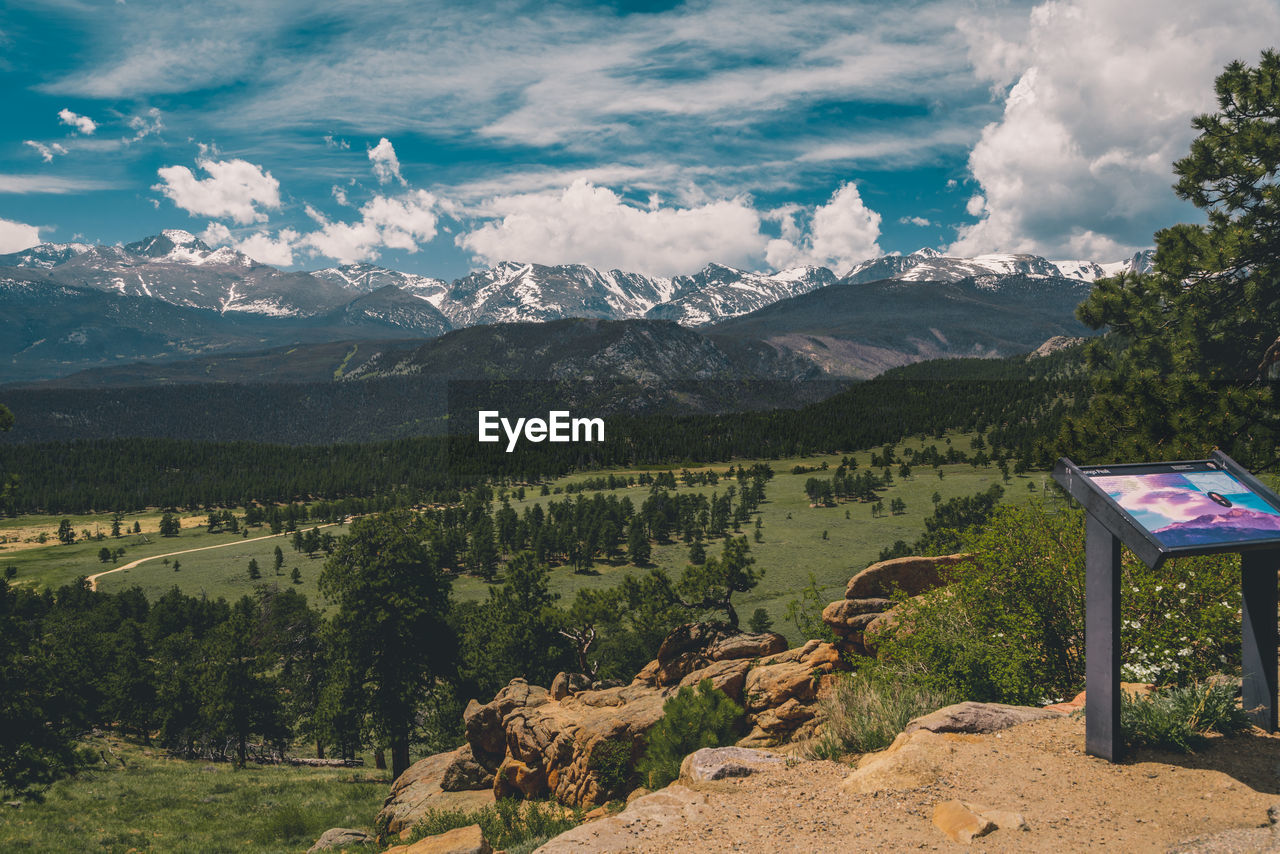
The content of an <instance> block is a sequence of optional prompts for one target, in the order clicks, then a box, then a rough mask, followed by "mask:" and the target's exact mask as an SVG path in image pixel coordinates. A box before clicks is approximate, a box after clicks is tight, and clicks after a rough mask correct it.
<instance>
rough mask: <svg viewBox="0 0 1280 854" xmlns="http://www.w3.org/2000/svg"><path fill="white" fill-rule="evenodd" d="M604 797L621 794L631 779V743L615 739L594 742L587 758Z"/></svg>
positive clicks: (588, 765)
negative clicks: (589, 756)
mask: <svg viewBox="0 0 1280 854" xmlns="http://www.w3.org/2000/svg"><path fill="white" fill-rule="evenodd" d="M587 770H588V771H590V772H591V773H593V774H594V775H595V778H596V781H597V782H598V783H599V784H600V790H601V792H602V793H603V794H604V796H605V797H610V796H613V795H620V794H623V793H624V791H625V789H626V786H627V783H628V782H629V781H630V779H631V744H630V743H629V742H626V741H620V740H616V739H606V740H602V741H599V742H597V743H596V745H595V747H594V748H593V749H592V751H591V758H590V759H588V760H587Z"/></svg>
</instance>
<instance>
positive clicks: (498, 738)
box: [462, 679, 551, 767]
mask: <svg viewBox="0 0 1280 854" xmlns="http://www.w3.org/2000/svg"><path fill="white" fill-rule="evenodd" d="M550 699H551V697H550V695H549V694H548V692H547V689H546V688H542V687H539V686H537V685H530V684H529V683H528V682H526V681H525V680H523V679H512V680H511V681H510V682H509V683H508V684H507V686H506V687H505V688H503V689H502V690H501V691H499V692H498V693H497V695H496V696H495V697H494V698H493V700H491V701H490V702H488V703H485V704H484V705H483V706H482V705H480V704H479V703H477V702H476V701H475V700H472V701H471V702H470V703H468V704H467V709H466V711H465V712H463V714H462V720H463V724H464V728H465V732H466V737H467V743H468V744H470V745H471V749H472V752H473V754H474V755H475V757H476V758H477V759H481V760H492V762H493V765H494V766H495V767H496V766H497V763H498V761H500V760H501V759H502V755H503V753H504V752H505V745H506V730H505V727H504V723H503V722H504V720H505V719H506V717H507V716H508V715H510V714H511V713H512V712H515V711H517V710H519V709H525V708H537V707H538V706H541V705H543V704H544V703H547V702H549V701H550Z"/></svg>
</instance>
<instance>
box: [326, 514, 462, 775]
mask: <svg viewBox="0 0 1280 854" xmlns="http://www.w3.org/2000/svg"><path fill="white" fill-rule="evenodd" d="M433 533H434V532H433V530H432V529H431V527H430V526H428V525H427V524H426V523H425V522H424V521H423V520H422V519H421V518H420V517H418V516H415V515H414V514H412V513H409V512H407V511H403V510H394V511H390V512H386V513H380V514H377V515H373V516H365V517H362V518H359V519H357V520H355V522H353V523H352V525H351V528H350V530H349V532H348V534H347V535H346V536H345V537H343V538H342V539H341V540H339V542H338V546H337V549H336V550H335V551H334V553H333V556H332V557H330V558H329V559H328V560H327V561H326V562H325V565H324V569H323V571H322V572H321V575H320V589H321V591H322V592H323V593H324V594H325V595H326V596H327V597H329V599H330V600H331V601H332V602H333V603H334V604H335V605H337V608H338V611H337V613H336V614H335V615H334V617H333V624H334V630H335V631H336V632H337V635H338V637H339V638H340V639H341V640H340V641H339V642H340V643H341V644H342V646H343V647H344V648H345V650H346V656H345V659H346V660H347V662H348V666H349V667H350V668H351V670H352V672H353V673H354V674H355V675H354V677H353V678H355V679H358V680H359V683H360V684H361V685H363V686H364V688H365V690H364V692H363V706H364V708H365V709H367V711H368V714H369V717H370V720H371V722H372V724H373V727H374V730H375V735H377V736H378V737H379V738H380V739H385V743H387V744H390V746H391V757H392V759H391V764H392V773H393V776H395V777H398V776H399V775H400V774H402V773H403V772H404V771H405V770H406V769H407V768H408V767H409V742H410V739H411V737H412V733H413V727H414V719H415V715H416V712H417V709H418V707H419V705H420V704H421V702H422V700H423V698H424V697H425V696H426V694H427V693H428V692H429V691H431V690H432V688H433V687H434V683H435V680H436V678H438V677H441V676H444V675H446V674H447V673H448V672H449V671H450V670H451V669H452V666H453V662H454V655H455V653H454V640H453V634H452V631H451V630H450V627H449V625H448V622H447V617H448V613H449V581H448V579H447V578H446V577H445V576H444V575H443V573H441V571H440V567H439V563H438V561H437V559H436V556H435V554H434V552H432V551H431V549H430V546H429V545H428V543H429V542H430V540H431V538H432V534H433Z"/></svg>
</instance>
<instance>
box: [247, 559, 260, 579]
mask: <svg viewBox="0 0 1280 854" xmlns="http://www.w3.org/2000/svg"><path fill="white" fill-rule="evenodd" d="M261 577H262V570H261V569H259V568H258V559H257V558H256V557H251V558H249V580H250V581H257V580H258V579H259V578H261Z"/></svg>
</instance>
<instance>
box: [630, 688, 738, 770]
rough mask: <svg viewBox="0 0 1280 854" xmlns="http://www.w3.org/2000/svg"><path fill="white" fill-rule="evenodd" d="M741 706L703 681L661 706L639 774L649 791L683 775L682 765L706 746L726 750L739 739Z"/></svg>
mask: <svg viewBox="0 0 1280 854" xmlns="http://www.w3.org/2000/svg"><path fill="white" fill-rule="evenodd" d="M743 720H744V713H743V710H742V707H741V706H739V705H738V704H737V703H735V702H734V701H733V700H731V699H729V697H728V696H727V695H726V694H725V693H724V692H723V691H721V690H720V689H718V688H714V687H712V685H711V680H710V679H703V680H702V682H700V683H699V684H698V688H697V690H696V691H695V690H694V689H693V688H690V687H689V686H687V685H686V686H685V687H683V688H681V689H680V690H679V691H678V692H677V693H676V695H675V696H674V697H672V698H671V699H670V700H667V702H666V703H665V704H664V705H663V706H662V720H660V721H658V723H657V724H655V725H654V726H653V728H652V729H650V730H649V736H648V743H647V745H646V747H645V753H644V757H643V758H642V759H641V760H640V773H641V775H642V776H643V777H644V779H645V780H646V781H647V782H648V785H649V788H651V789H660V788H662V787H663V786H665V785H667V784H668V783H670V782H671V781H672V780H675V779H676V778H677V777H679V776H680V763H681V762H682V761H684V758H685V757H686V756H688V755H689V754H690V753H693V752H694V751H695V750H699V749H701V748H703V747H723V746H724V745H726V744H732V743H733V742H734V741H736V740H737V736H738V733H739V732H740V731H741V728H742V722H743Z"/></svg>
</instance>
